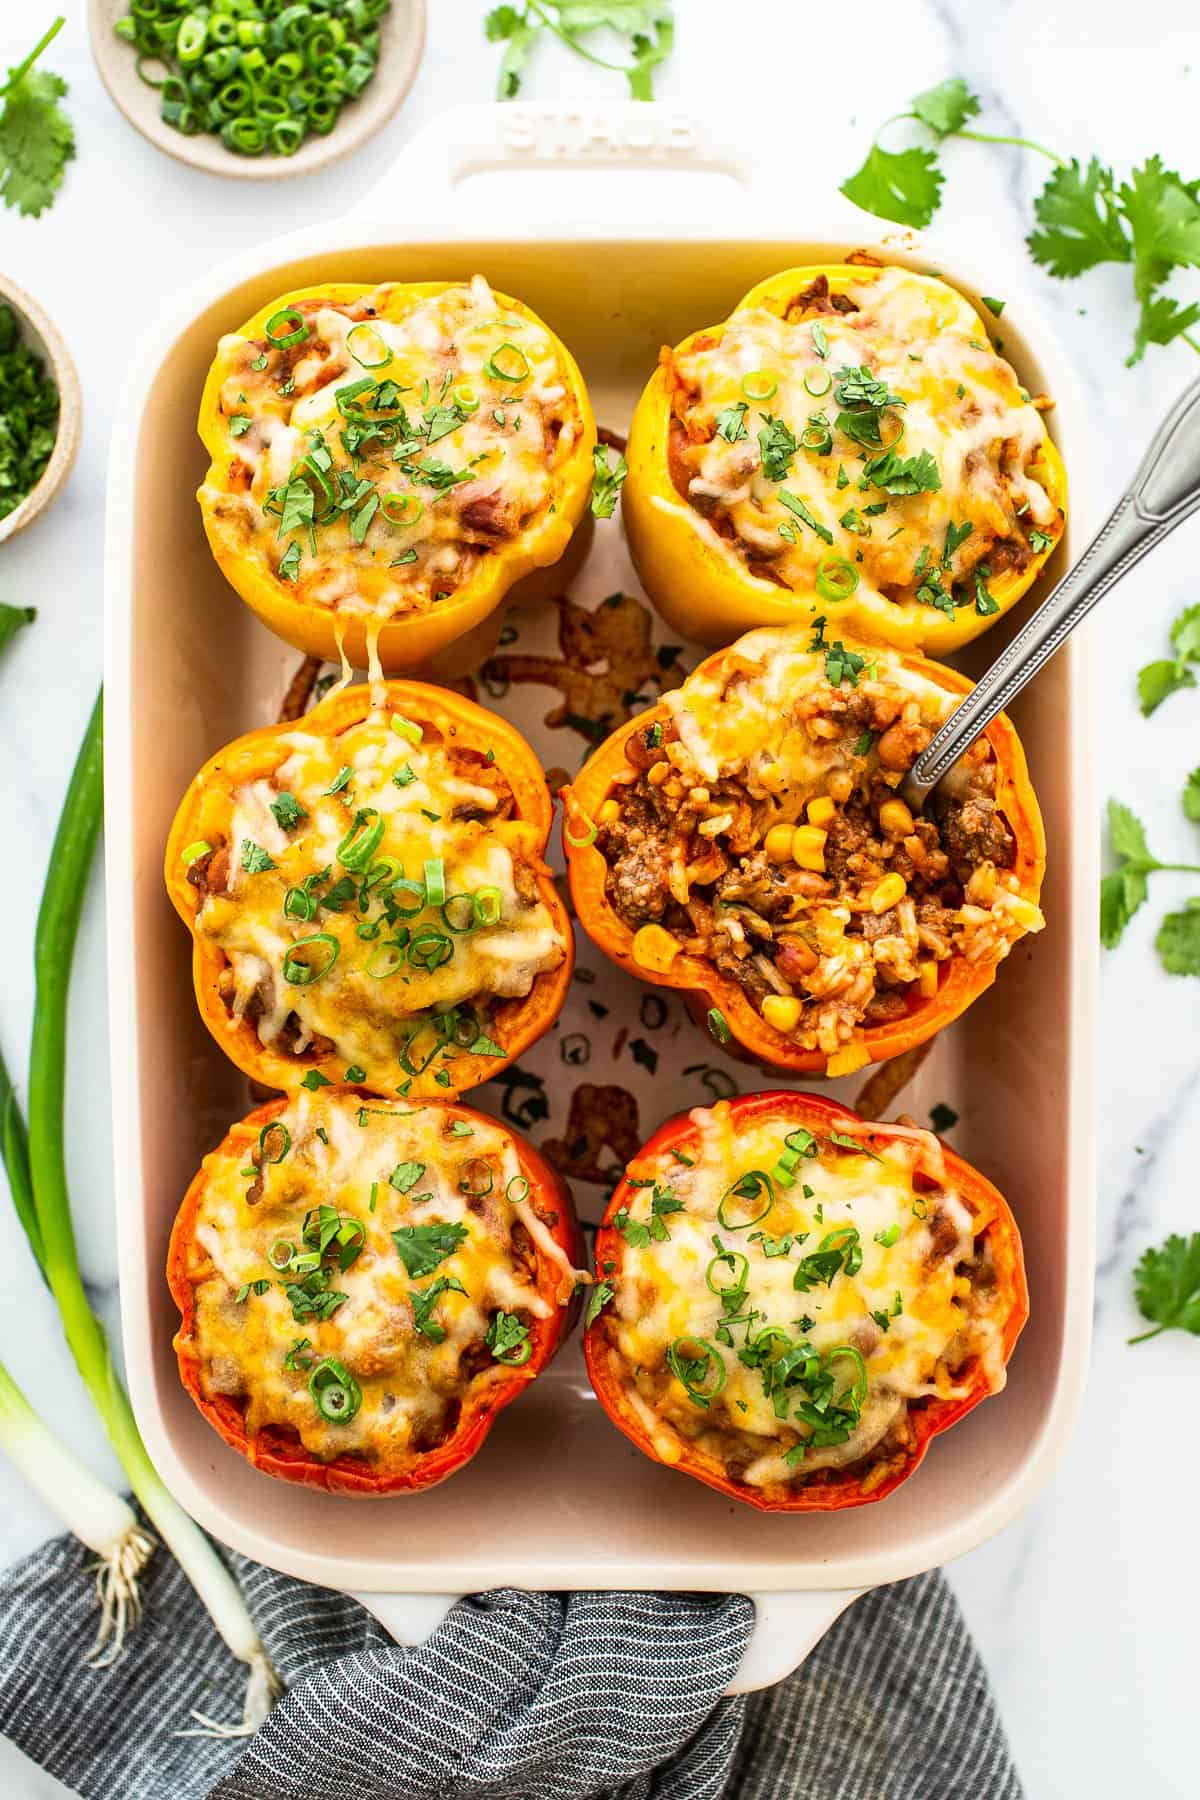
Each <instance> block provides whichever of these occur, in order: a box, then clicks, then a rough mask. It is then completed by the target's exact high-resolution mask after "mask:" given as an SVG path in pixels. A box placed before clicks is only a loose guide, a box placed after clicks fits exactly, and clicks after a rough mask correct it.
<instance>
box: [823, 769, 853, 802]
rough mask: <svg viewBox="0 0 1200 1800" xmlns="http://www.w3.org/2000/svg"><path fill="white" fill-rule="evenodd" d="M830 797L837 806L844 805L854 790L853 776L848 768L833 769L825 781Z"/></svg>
mask: <svg viewBox="0 0 1200 1800" xmlns="http://www.w3.org/2000/svg"><path fill="white" fill-rule="evenodd" d="M825 786H826V787H827V788H828V789H829V794H830V798H831V799H833V800H835V801H836V802H837V804H838V805H839V806H844V805H845V803H846V801H847V800H848V799H849V798H850V796H851V794H852V793H853V792H854V777H853V775H851V774H850V772H849V770H848V769H835V770H834V771H833V774H832V775H830V776H829V777H828V778H827V779H826V782H825Z"/></svg>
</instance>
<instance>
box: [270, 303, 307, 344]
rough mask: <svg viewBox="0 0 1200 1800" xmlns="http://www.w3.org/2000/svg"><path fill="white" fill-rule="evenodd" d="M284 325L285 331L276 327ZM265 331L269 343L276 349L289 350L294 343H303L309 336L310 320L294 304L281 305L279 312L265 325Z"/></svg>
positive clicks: (273, 314) (272, 315)
mask: <svg viewBox="0 0 1200 1800" xmlns="http://www.w3.org/2000/svg"><path fill="white" fill-rule="evenodd" d="M280 325H282V326H283V327H284V329H283V331H278V330H277V329H276V328H277V327H278V326H280ZM263 333H264V335H265V337H266V339H267V342H268V343H269V344H272V345H273V346H274V348H275V349H276V350H288V349H290V348H291V346H292V345H293V344H302V343H303V342H304V340H305V338H306V337H307V336H308V322H307V320H306V319H305V317H304V314H303V313H302V312H300V311H298V310H297V308H296V307H294V306H281V307H280V309H279V311H278V312H277V313H272V314H271V317H270V318H269V319H268V320H267V322H266V324H265V325H264V326H263Z"/></svg>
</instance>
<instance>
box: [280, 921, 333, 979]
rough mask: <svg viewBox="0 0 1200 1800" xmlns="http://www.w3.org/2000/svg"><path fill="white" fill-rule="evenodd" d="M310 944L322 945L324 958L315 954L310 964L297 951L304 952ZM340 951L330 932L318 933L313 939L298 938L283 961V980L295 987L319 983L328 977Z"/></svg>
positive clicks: (314, 934)
mask: <svg viewBox="0 0 1200 1800" xmlns="http://www.w3.org/2000/svg"><path fill="white" fill-rule="evenodd" d="M308 944H320V945H322V946H323V948H324V951H325V955H324V957H323V958H322V957H321V955H320V954H315V955H314V957H313V960H312V961H311V962H309V961H308V960H307V959H306V958H305V957H303V956H298V955H297V951H300V950H303V949H304V948H305V946H306V945H308ZM340 951H341V945H340V944H339V943H338V941H337V939H336V938H335V937H334V936H333V935H332V933H330V932H328V931H317V932H314V933H313V935H312V936H311V937H306V938H297V939H296V942H295V943H294V944H293V945H292V946H291V948H290V950H289V951H288V953H287V955H286V956H285V957H284V959H283V979H284V980H285V981H288V982H290V983H291V985H292V986H293V987H308V986H309V984H310V983H311V982H314V981H319V980H320V978H321V976H322V975H328V973H329V971H330V969H332V967H333V965H334V963H335V962H336V961H337V959H338V955H339V953H340Z"/></svg>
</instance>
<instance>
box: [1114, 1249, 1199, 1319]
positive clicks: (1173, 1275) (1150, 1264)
mask: <svg viewBox="0 0 1200 1800" xmlns="http://www.w3.org/2000/svg"><path fill="white" fill-rule="evenodd" d="M1133 1292H1134V1298H1135V1299H1136V1301H1137V1304H1138V1311H1139V1312H1140V1313H1141V1315H1142V1317H1143V1318H1144V1319H1149V1320H1150V1322H1151V1324H1152V1325H1153V1326H1154V1330H1153V1331H1143V1332H1141V1333H1140V1334H1139V1335H1138V1336H1137V1337H1131V1338H1130V1340H1129V1342H1130V1343H1131V1344H1144V1343H1145V1342H1146V1339H1147V1338H1152V1337H1157V1336H1158V1334H1159V1332H1160V1331H1190V1332H1191V1333H1192V1334H1193V1336H1198V1337H1200V1231H1194V1232H1193V1233H1192V1235H1191V1237H1189V1238H1184V1237H1180V1236H1179V1235H1178V1233H1173V1234H1172V1235H1171V1236H1170V1237H1169V1238H1168V1239H1167V1241H1166V1243H1165V1244H1163V1245H1162V1246H1161V1247H1160V1248H1159V1249H1157V1250H1154V1249H1149V1250H1145V1251H1143V1253H1142V1259H1141V1261H1140V1262H1139V1263H1138V1266H1137V1268H1136V1269H1135V1270H1134V1272H1133Z"/></svg>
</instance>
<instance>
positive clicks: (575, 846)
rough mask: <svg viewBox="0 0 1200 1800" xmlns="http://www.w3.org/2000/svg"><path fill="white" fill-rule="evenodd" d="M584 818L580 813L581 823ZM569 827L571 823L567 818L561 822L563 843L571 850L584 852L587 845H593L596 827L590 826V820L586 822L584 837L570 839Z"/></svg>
mask: <svg viewBox="0 0 1200 1800" xmlns="http://www.w3.org/2000/svg"><path fill="white" fill-rule="evenodd" d="M584 816H585V815H584V814H582V813H580V815H579V818H580V821H581V822H582V821H583V819H584ZM570 826H571V821H570V818H569V816H568V817H567V818H565V819H564V820H563V843H564V844H568V845H569V846H570V847H571V849H572V850H586V849H587V847H588V845H589V844H594V843H595V841H596V835H597V834H596V827H595V825H593V824H592V822H591V820H590V819H589V820H588V821H587V827H588V828H587V835H586V837H572V836H571V829H570Z"/></svg>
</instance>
